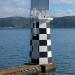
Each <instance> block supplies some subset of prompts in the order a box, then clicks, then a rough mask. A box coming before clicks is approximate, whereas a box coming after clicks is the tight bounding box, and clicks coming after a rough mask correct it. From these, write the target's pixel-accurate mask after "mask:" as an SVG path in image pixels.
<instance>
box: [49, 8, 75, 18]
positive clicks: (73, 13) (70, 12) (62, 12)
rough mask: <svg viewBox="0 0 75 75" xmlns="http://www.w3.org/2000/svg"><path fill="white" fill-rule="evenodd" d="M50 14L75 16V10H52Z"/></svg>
mask: <svg viewBox="0 0 75 75" xmlns="http://www.w3.org/2000/svg"><path fill="white" fill-rule="evenodd" d="M50 16H51V17H62V16H75V10H71V9H68V10H66V11H65V10H57V11H54V10H50Z"/></svg>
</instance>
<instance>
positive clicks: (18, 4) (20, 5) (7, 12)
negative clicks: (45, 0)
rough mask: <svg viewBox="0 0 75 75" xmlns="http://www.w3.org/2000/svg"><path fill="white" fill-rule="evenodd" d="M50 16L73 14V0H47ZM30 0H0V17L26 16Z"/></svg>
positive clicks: (74, 0) (74, 10)
mask: <svg viewBox="0 0 75 75" xmlns="http://www.w3.org/2000/svg"><path fill="white" fill-rule="evenodd" d="M49 4H50V5H49V10H50V15H51V16H57V17H61V16H75V0H49ZM30 6H31V2H30V0H0V17H9V16H28V10H29V9H30Z"/></svg>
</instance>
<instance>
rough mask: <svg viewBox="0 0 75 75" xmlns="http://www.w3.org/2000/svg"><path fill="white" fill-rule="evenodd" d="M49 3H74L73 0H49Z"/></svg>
mask: <svg viewBox="0 0 75 75" xmlns="http://www.w3.org/2000/svg"><path fill="white" fill-rule="evenodd" d="M49 1H50V2H51V3H66V4H75V0H49Z"/></svg>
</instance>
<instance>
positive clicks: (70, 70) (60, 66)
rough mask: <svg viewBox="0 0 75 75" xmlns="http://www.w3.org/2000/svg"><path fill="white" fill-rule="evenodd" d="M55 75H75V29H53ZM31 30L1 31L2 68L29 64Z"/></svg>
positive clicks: (0, 64) (0, 61)
mask: <svg viewBox="0 0 75 75" xmlns="http://www.w3.org/2000/svg"><path fill="white" fill-rule="evenodd" d="M51 34H52V35H51V39H52V52H53V63H55V64H56V65H57V69H56V72H55V73H54V74H53V75H74V74H75V35H74V34H75V29H70V28H66V29H65V28H63V29H62V28H61V29H51ZM29 44H30V29H0V68H6V67H12V66H17V65H21V64H24V63H27V62H29V56H28V55H29V54H28V53H29V50H30V45H29Z"/></svg>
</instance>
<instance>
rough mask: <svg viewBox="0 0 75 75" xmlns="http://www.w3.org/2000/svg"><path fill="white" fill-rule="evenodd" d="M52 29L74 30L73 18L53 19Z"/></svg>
mask: <svg viewBox="0 0 75 75" xmlns="http://www.w3.org/2000/svg"><path fill="white" fill-rule="evenodd" d="M51 27H52V28H75V16H65V17H58V18H54V20H53V21H51Z"/></svg>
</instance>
